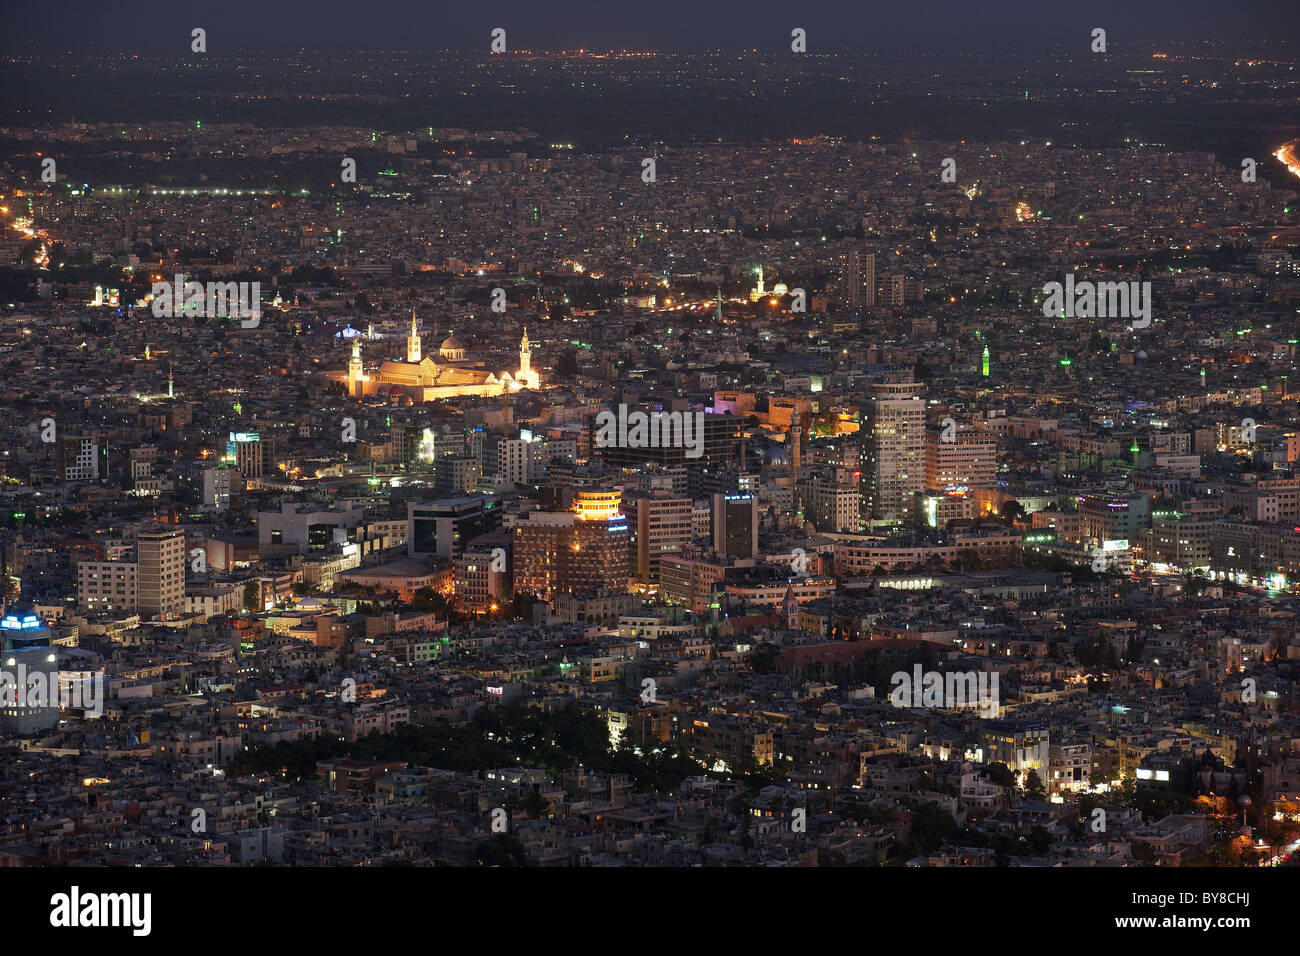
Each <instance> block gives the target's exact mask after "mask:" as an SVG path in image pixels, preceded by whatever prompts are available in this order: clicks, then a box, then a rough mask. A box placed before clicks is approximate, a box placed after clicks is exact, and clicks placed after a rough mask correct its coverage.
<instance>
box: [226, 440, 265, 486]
mask: <svg viewBox="0 0 1300 956" xmlns="http://www.w3.org/2000/svg"><path fill="white" fill-rule="evenodd" d="M226 455H227V457H229V456H231V455H233V456H234V462H235V467H236V468H238V469H239V473H240V474H241V475H243V476H244V477H245V478H261V477H262V436H261V435H259V434H258V433H257V432H231V433H230V440H229V441H228V442H227V443H226Z"/></svg>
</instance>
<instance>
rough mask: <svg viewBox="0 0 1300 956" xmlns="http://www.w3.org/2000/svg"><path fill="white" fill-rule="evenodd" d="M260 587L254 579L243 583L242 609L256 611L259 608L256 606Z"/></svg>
mask: <svg viewBox="0 0 1300 956" xmlns="http://www.w3.org/2000/svg"><path fill="white" fill-rule="evenodd" d="M260 591H261V588H260V587H258V584H257V582H256V581H249V582H248V583H247V584H245V585H244V609H245V610H246V611H252V612H256V611H258V610H260V608H258V606H257V597H258V593H259V592H260Z"/></svg>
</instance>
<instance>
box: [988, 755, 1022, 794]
mask: <svg viewBox="0 0 1300 956" xmlns="http://www.w3.org/2000/svg"><path fill="white" fill-rule="evenodd" d="M984 776H985V777H987V778H988V779H989V780H991V781H992V782H993V783H996V784H997V785H998V786H999V787H1005V788H1006V789H1008V790H1014V789H1015V787H1016V775H1015V774H1014V773H1013V772H1012V770H1011V768H1010V767H1008V766H1007V765H1006V764H1004V763H1002V762H1001V761H998V762H997V763H993V764H989V766H988V767H987V768H985V770H984Z"/></svg>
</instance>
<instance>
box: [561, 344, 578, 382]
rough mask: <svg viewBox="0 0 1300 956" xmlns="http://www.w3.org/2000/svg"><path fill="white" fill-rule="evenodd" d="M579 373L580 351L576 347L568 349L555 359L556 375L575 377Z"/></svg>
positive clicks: (565, 377)
mask: <svg viewBox="0 0 1300 956" xmlns="http://www.w3.org/2000/svg"><path fill="white" fill-rule="evenodd" d="M577 374H578V353H577V350H575V349H567V350H565V351H564V352H562V353H561V354H560V357H559V358H558V359H556V361H555V377H556V378H560V379H568V378H574V377H576V376H577Z"/></svg>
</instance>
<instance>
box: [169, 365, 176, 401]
mask: <svg viewBox="0 0 1300 956" xmlns="http://www.w3.org/2000/svg"><path fill="white" fill-rule="evenodd" d="M175 385H176V382H175V380H174V379H173V378H172V367H171V366H170V365H168V366H167V397H168V398H175V397H176V388H175Z"/></svg>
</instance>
